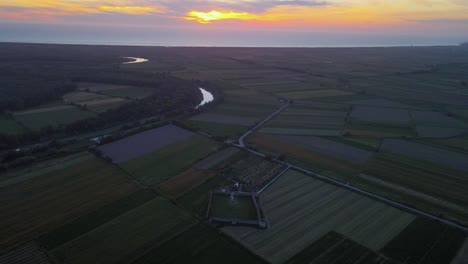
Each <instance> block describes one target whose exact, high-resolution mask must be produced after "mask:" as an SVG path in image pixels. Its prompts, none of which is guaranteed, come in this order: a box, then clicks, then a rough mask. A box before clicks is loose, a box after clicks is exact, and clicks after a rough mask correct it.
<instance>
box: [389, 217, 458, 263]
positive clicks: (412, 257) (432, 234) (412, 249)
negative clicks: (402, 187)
mask: <svg viewBox="0 0 468 264" xmlns="http://www.w3.org/2000/svg"><path fill="white" fill-rule="evenodd" d="M466 237H467V234H466V233H464V232H462V231H460V230H457V229H455V228H452V227H449V226H446V225H443V224H441V223H439V222H437V221H434V220H429V219H425V218H421V217H418V218H416V219H415V220H413V222H411V224H409V225H408V226H407V227H406V228H405V229H404V230H403V231H402V232H401V233H400V234H399V235H398V236H396V237H395V238H393V239H392V241H390V242H389V243H388V244H387V245H386V246H385V247H384V248H383V249H382V250H381V252H382V253H383V254H384V255H386V256H388V257H391V258H392V259H394V260H396V261H399V262H401V263H441V264H442V263H457V262H451V260H452V259H454V257H455V255H456V254H457V251H458V250H459V249H460V248H461V247H462V246H463V242H464V240H465V239H466ZM441 242H443V243H441ZM461 263H463V262H461Z"/></svg>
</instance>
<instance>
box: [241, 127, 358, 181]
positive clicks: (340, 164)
mask: <svg viewBox="0 0 468 264" xmlns="http://www.w3.org/2000/svg"><path fill="white" fill-rule="evenodd" d="M280 137H281V136H273V135H267V134H255V135H254V136H253V138H251V139H249V142H251V143H252V144H253V145H254V146H255V147H257V148H260V149H261V150H265V151H267V152H272V153H275V154H284V155H285V157H286V160H287V161H289V162H291V163H293V164H299V165H301V166H303V167H305V168H308V169H311V170H313V171H315V172H318V173H321V174H324V175H328V176H330V177H334V178H338V179H341V180H343V181H346V182H349V181H352V179H353V177H354V175H356V174H357V173H358V171H359V168H360V165H359V164H356V163H353V162H350V161H347V160H344V159H341V158H336V157H333V156H331V155H327V154H324V153H321V152H319V151H316V150H315V149H314V148H312V147H308V146H306V145H304V144H298V143H294V142H289V141H287V140H285V139H282V138H280Z"/></svg>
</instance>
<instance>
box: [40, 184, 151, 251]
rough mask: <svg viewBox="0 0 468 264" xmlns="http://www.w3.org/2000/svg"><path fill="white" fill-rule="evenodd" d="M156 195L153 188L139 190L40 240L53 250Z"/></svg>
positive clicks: (42, 244) (44, 245) (43, 244)
mask: <svg viewBox="0 0 468 264" xmlns="http://www.w3.org/2000/svg"><path fill="white" fill-rule="evenodd" d="M156 196H157V194H156V192H154V191H153V190H148V189H144V190H138V191H136V192H133V193H131V194H129V195H127V196H125V197H123V198H121V199H119V200H116V201H114V202H112V203H110V204H107V205H105V206H103V207H101V208H99V209H98V210H96V211H93V212H91V213H89V214H87V215H84V216H81V217H79V218H78V219H76V220H74V221H73V222H71V223H69V224H67V225H65V226H62V227H59V228H57V229H55V230H54V231H52V232H50V233H47V234H45V235H43V236H41V237H39V239H38V241H39V242H40V244H41V246H43V247H44V248H46V249H47V250H52V249H54V248H56V247H59V246H61V245H63V244H65V243H67V242H69V241H71V240H73V239H75V238H76V237H79V236H80V235H82V234H85V233H87V232H89V231H91V230H93V229H95V228H97V227H99V226H100V225H102V224H104V223H106V222H107V221H110V220H112V219H114V218H116V217H118V216H120V215H122V214H124V213H126V212H127V211H130V210H132V209H134V208H136V207H138V206H140V205H142V204H144V203H146V202H148V201H150V200H152V199H154V198H155V197H156Z"/></svg>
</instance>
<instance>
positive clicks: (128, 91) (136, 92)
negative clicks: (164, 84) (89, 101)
mask: <svg viewBox="0 0 468 264" xmlns="http://www.w3.org/2000/svg"><path fill="white" fill-rule="evenodd" d="M154 92H155V90H154V89H152V88H145V87H132V86H129V87H125V88H118V89H109V90H104V91H101V93H102V94H104V95H107V96H111V97H121V98H130V99H142V98H145V97H147V96H150V95H152V94H153V93H154Z"/></svg>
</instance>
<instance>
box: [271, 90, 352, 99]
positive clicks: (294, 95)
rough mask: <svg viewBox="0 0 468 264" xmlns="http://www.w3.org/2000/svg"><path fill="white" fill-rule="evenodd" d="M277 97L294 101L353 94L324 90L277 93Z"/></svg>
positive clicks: (350, 93)
mask: <svg viewBox="0 0 468 264" xmlns="http://www.w3.org/2000/svg"><path fill="white" fill-rule="evenodd" d="M277 95H279V96H282V97H286V98H288V99H293V100H296V99H307V98H322V97H334V96H344V95H354V93H352V92H347V91H343V90H337V89H326V90H315V91H300V92H286V93H277Z"/></svg>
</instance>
